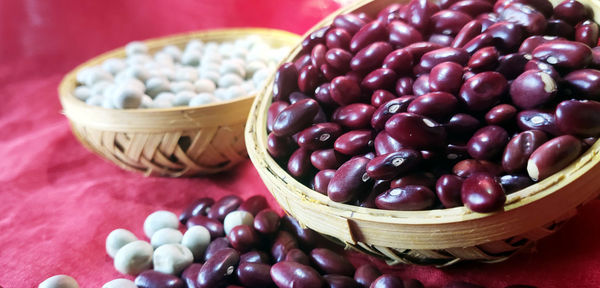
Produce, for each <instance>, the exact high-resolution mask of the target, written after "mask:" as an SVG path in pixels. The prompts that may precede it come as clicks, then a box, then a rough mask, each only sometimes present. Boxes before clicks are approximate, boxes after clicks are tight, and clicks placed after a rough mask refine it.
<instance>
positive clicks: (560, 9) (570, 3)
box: [554, 0, 590, 25]
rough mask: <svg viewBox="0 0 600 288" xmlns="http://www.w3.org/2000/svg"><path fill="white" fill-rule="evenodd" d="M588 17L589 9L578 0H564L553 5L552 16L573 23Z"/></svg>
mask: <svg viewBox="0 0 600 288" xmlns="http://www.w3.org/2000/svg"><path fill="white" fill-rule="evenodd" d="M589 17H590V9H588V8H587V7H585V6H584V5H583V4H581V3H580V2H578V1H575V0H565V1H562V2H560V3H559V4H558V5H556V7H554V18H557V19H561V20H564V21H566V22H567V23H569V24H571V25H575V24H577V23H579V22H581V21H583V20H585V19H587V18H589Z"/></svg>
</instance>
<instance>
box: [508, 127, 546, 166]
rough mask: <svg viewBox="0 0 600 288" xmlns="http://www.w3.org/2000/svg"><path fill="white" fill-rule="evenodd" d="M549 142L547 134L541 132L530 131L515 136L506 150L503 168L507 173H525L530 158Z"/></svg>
mask: <svg viewBox="0 0 600 288" xmlns="http://www.w3.org/2000/svg"><path fill="white" fill-rule="evenodd" d="M546 141H548V136H546V133H544V132H542V131H539V130H528V131H524V132H521V133H519V134H517V135H516V136H514V137H513V138H512V139H510V141H509V142H508V144H507V145H506V148H505V149H504V154H503V155H502V168H504V171H506V172H507V173H515V172H522V171H525V168H526V166H527V159H529V156H531V154H532V153H533V151H535V149H537V148H538V147H540V146H541V145H542V144H544V143H546Z"/></svg>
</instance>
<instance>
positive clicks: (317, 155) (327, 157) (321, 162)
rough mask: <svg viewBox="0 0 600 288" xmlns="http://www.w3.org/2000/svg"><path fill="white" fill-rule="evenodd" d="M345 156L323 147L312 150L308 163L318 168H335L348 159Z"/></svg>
mask: <svg viewBox="0 0 600 288" xmlns="http://www.w3.org/2000/svg"><path fill="white" fill-rule="evenodd" d="M347 158H348V157H346V156H344V155H343V154H341V153H339V152H337V151H335V150H334V149H324V150H317V151H314V152H312V154H310V163H312V165H313V166H314V167H315V168H317V169H319V170H327V169H337V168H338V167H340V166H341V165H342V164H343V163H344V162H346V160H348V159H347Z"/></svg>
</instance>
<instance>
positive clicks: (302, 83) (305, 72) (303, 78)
mask: <svg viewBox="0 0 600 288" xmlns="http://www.w3.org/2000/svg"><path fill="white" fill-rule="evenodd" d="M322 81H323V79H322V78H321V72H320V71H319V68H317V67H315V66H312V65H306V66H304V67H303V68H302V69H301V70H300V72H299V73H298V89H300V91H302V92H304V93H308V94H313V93H314V91H315V89H316V88H317V86H319V85H320V84H321V83H322Z"/></svg>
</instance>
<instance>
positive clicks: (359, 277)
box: [354, 263, 381, 287]
mask: <svg viewBox="0 0 600 288" xmlns="http://www.w3.org/2000/svg"><path fill="white" fill-rule="evenodd" d="M379 276H381V271H379V269H377V266H375V265H373V264H370V263H367V264H363V265H362V266H360V267H358V268H356V271H355V272H354V280H356V282H358V283H359V284H360V285H362V286H363V287H369V286H371V283H373V281H375V279H377V277H379Z"/></svg>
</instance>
